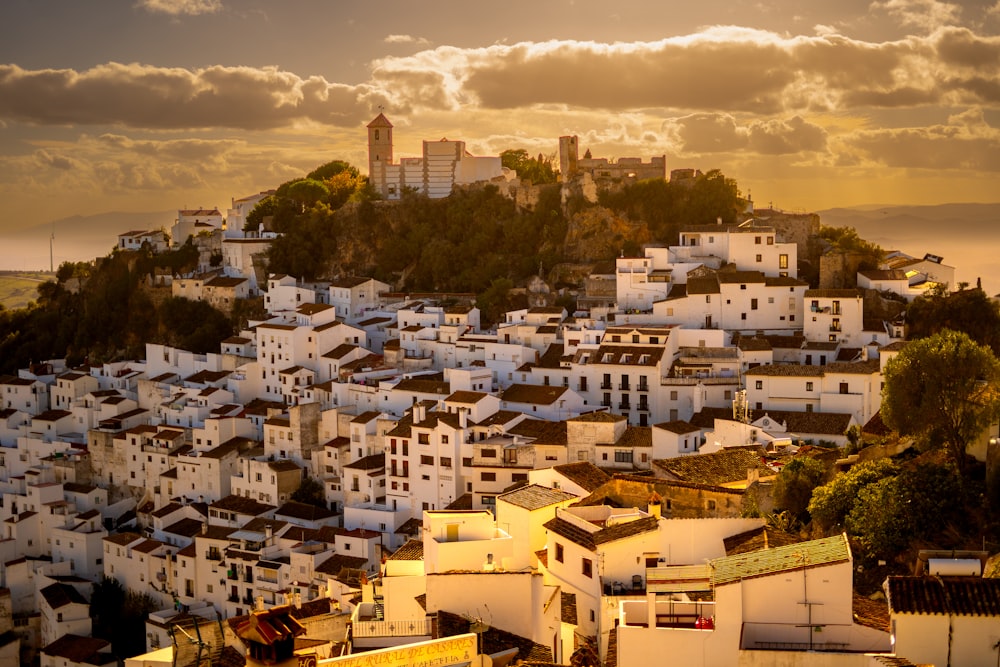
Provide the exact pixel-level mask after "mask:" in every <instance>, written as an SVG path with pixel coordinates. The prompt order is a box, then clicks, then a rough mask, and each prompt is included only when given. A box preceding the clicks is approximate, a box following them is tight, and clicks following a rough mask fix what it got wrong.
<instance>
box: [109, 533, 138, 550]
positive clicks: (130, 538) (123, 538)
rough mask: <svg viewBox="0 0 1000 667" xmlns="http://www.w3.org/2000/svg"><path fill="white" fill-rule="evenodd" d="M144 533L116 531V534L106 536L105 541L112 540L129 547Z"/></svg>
mask: <svg viewBox="0 0 1000 667" xmlns="http://www.w3.org/2000/svg"><path fill="white" fill-rule="evenodd" d="M141 539H142V535H140V534H139V533H116V534H114V535H108V536H107V537H105V538H104V541H105V542H110V543H111V544H117V545H118V546H122V547H127V546H128V545H130V544H132V543H133V542H135V541H136V540H141Z"/></svg>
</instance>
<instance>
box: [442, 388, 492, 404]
mask: <svg viewBox="0 0 1000 667" xmlns="http://www.w3.org/2000/svg"><path fill="white" fill-rule="evenodd" d="M487 396H489V394H487V393H486V392H482V391H464V390H463V391H456V392H455V393H453V394H452V395H451V396H449V397H448V398H446V399H445V400H446V401H447V402H449V403H462V404H475V403H478V402H479V401H481V400H483V399H484V398H486V397H487Z"/></svg>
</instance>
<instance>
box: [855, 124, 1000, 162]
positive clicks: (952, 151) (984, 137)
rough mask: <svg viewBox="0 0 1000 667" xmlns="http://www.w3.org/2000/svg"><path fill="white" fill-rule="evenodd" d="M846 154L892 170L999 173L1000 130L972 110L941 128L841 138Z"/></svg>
mask: <svg viewBox="0 0 1000 667" xmlns="http://www.w3.org/2000/svg"><path fill="white" fill-rule="evenodd" d="M841 141H843V142H844V145H845V147H846V149H847V152H848V153H850V152H854V153H855V154H856V155H858V156H860V157H861V158H862V159H866V160H867V161H869V162H870V163H874V164H881V165H884V166H886V167H891V168H907V169H931V170H938V171H945V170H962V171H963V172H970V173H971V172H974V171H987V172H997V171H1000V129H998V128H996V127H993V126H991V125H990V124H989V123H987V121H986V120H985V117H984V115H983V111H982V110H981V109H979V108H973V109H969V110H966V111H964V112H961V113H958V114H954V115H952V116H950V117H949V118H948V122H947V123H944V124H937V125H930V126H928V127H906V128H878V129H871V130H860V131H856V132H853V133H851V134H848V135H846V136H844V137H842V138H841Z"/></svg>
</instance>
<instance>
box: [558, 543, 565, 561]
mask: <svg viewBox="0 0 1000 667" xmlns="http://www.w3.org/2000/svg"><path fill="white" fill-rule="evenodd" d="M565 557H566V553H565V549H563V545H561V544H559V543H558V542H556V560H557V561H559V562H560V563H561V562H563V559H564V558H565Z"/></svg>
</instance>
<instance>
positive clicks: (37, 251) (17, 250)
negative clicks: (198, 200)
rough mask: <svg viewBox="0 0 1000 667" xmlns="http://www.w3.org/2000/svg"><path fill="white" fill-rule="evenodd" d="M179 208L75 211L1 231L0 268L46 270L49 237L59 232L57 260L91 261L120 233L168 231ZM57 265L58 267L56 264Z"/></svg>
mask: <svg viewBox="0 0 1000 667" xmlns="http://www.w3.org/2000/svg"><path fill="white" fill-rule="evenodd" d="M176 217H177V211H140V212H136V213H127V212H123V211H109V212H107V213H97V214H95V215H74V216H70V217H68V218H61V219H59V220H54V221H52V222H50V223H46V224H42V225H35V226H34V227H28V228H26V229H20V230H16V231H4V232H0V247H2V248H3V252H2V253H0V270H45V269H48V268H49V238H50V236H51V235H52V234H55V242H54V244H53V253H52V254H53V260H54V261H53V263H54V265H55V267H58V266H59V265H60V264H62V263H63V262H83V261H90V260H92V259H94V258H95V257H103V256H104V255H106V254H108V251H110V250H111V249H112V248H113V247H114V245H115V242H116V241H117V240H118V235H119V234H121V233H123V232H127V231H130V230H134V229H158V228H160V227H164V228H165V229H167V230H168V231H169V230H170V227H171V225H173V224H174V219H175V218H176ZM53 268H54V267H53Z"/></svg>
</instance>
